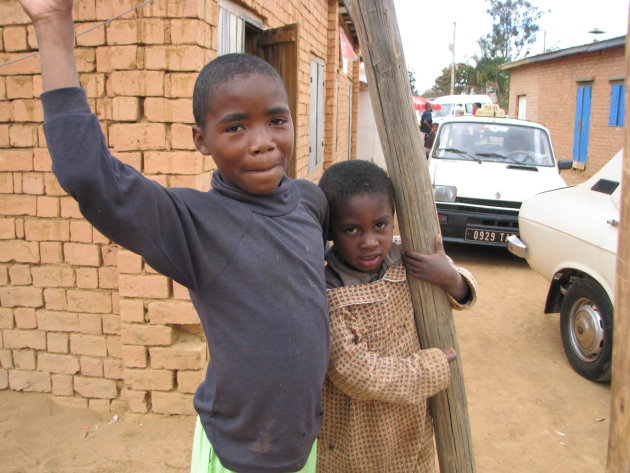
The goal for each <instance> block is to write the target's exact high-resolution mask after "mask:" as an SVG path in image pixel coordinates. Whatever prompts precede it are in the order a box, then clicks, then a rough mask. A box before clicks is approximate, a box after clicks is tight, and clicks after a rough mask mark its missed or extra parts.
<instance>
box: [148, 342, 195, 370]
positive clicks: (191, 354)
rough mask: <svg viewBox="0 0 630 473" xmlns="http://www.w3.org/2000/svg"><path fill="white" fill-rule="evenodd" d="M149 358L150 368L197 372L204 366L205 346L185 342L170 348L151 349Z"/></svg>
mask: <svg viewBox="0 0 630 473" xmlns="http://www.w3.org/2000/svg"><path fill="white" fill-rule="evenodd" d="M149 357H150V359H151V367H152V368H163V369H171V370H178V369H181V370H199V369H203V368H204V367H205V366H206V344H205V343H204V342H196V343H192V342H187V343H178V344H176V345H173V346H170V347H151V348H149Z"/></svg>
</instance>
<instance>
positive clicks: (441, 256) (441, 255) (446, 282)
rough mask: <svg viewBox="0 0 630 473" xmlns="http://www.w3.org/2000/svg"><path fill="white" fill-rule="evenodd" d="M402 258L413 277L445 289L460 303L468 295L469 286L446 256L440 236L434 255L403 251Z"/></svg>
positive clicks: (436, 237)
mask: <svg viewBox="0 0 630 473" xmlns="http://www.w3.org/2000/svg"><path fill="white" fill-rule="evenodd" d="M402 258H403V263H404V264H405V268H407V271H409V273H411V275H412V276H413V277H415V278H418V279H421V280H423V281H427V282H430V283H431V284H435V285H436V286H440V287H442V288H444V289H445V290H446V291H447V292H448V293H449V294H450V295H451V296H453V297H454V298H455V299H456V300H458V301H461V300H463V299H464V298H465V297H466V295H467V294H468V284H466V281H465V280H464V278H463V277H462V276H461V274H459V272H457V270H456V269H455V268H454V267H453V265H452V264H451V262H450V260H449V258H448V256H446V253H445V252H444V245H443V244H442V237H441V236H440V235H436V236H435V253H433V254H432V255H426V254H423V253H416V252H414V251H409V250H405V249H403V252H402Z"/></svg>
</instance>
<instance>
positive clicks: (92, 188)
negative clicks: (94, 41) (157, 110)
mask: <svg viewBox="0 0 630 473" xmlns="http://www.w3.org/2000/svg"><path fill="white" fill-rule="evenodd" d="M20 2H21V4H22V5H23V7H24V9H25V10H26V12H27V14H28V15H29V16H30V18H31V19H32V20H33V24H34V27H35V32H36V34H37V40H38V44H39V47H40V57H41V65H42V77H43V84H44V90H45V92H44V93H43V94H42V96H41V100H42V103H43V108H44V117H45V122H44V129H45V132H46V140H47V143H48V147H49V150H50V154H51V157H52V161H53V171H54V173H55V175H56V176H57V178H58V179H59V182H60V184H61V186H62V187H63V188H64V189H65V190H66V192H68V193H69V194H70V195H71V196H72V197H74V198H75V199H76V200H77V201H78V203H79V207H80V209H81V212H82V213H83V215H84V216H85V217H86V218H87V219H88V220H89V221H90V222H91V223H92V224H93V225H94V226H95V227H96V228H97V229H98V230H99V231H100V232H101V233H103V234H104V235H107V236H108V237H109V238H110V239H112V240H113V241H115V242H116V243H118V244H120V245H122V246H124V247H126V248H128V249H130V250H131V251H134V252H136V253H138V254H140V255H142V256H143V257H144V259H145V261H146V262H147V263H148V264H149V265H151V266H152V267H153V268H155V269H156V270H158V271H159V272H161V273H162V274H164V275H166V276H169V277H171V278H172V279H174V280H176V281H177V282H179V283H180V284H182V285H184V286H186V287H187V288H188V289H189V291H190V296H191V299H192V302H193V304H194V306H195V308H196V310H197V312H198V314H199V317H200V319H201V324H202V326H203V329H204V332H205V335H206V338H207V340H208V345H209V349H210V358H211V361H210V363H209V366H208V369H207V374H206V379H205V381H204V382H202V383H201V385H200V386H199V388H198V389H197V392H196V394H195V398H194V405H195V408H196V410H197V412H198V413H199V417H200V420H201V424H202V425H203V431H201V429H199V431H198V435H197V438H198V439H200V441H205V445H206V447H208V448H205V449H203V451H204V452H206V453H205V458H201V459H199V458H196V460H195V461H194V462H193V464H194V465H197V466H198V467H199V469H200V471H204V472H207V471H213V472H215V471H228V470H226V469H225V468H229V469H230V470H233V471H237V472H242V473H285V472H295V471H304V472H306V471H309V472H312V471H314V457H315V454H314V448H315V447H314V441H315V437H316V435H317V433H318V431H319V427H320V424H321V387H322V383H323V380H324V376H325V374H326V368H327V366H328V311H327V307H326V296H325V282H324V270H323V264H322V262H323V261H324V239H323V226H324V225H325V224H326V222H327V218H328V206H327V204H326V199H325V197H324V195H323V194H322V192H321V191H320V190H319V189H318V187H317V186H315V185H314V184H312V183H310V182H307V181H301V180H292V179H289V178H288V177H286V176H285V174H284V173H285V169H286V167H287V164H288V162H289V159H291V155H292V152H293V135H294V130H293V122H292V119H291V114H290V112H289V104H288V98H287V93H286V90H285V88H284V85H283V83H282V80H281V79H280V77H279V76H278V74H277V72H276V71H275V70H274V69H273V68H272V67H271V66H270V65H269V64H268V63H266V62H265V61H263V60H261V59H259V58H256V57H254V56H249V55H245V54H232V55H226V56H221V57H219V58H217V59H215V60H214V61H212V62H210V63H209V64H208V65H206V66H205V67H204V68H203V70H202V71H201V72H200V74H199V76H198V79H197V82H196V84H195V90H194V96H193V112H194V116H195V125H194V127H193V133H192V134H193V140H194V143H195V146H196V147H197V149H198V150H199V151H200V152H201V153H203V154H204V155H212V157H213V159H214V161H215V163H216V166H217V168H218V169H217V171H215V173H214V175H213V177H212V190H211V191H209V192H200V191H197V190H194V189H181V188H170V189H169V188H164V187H162V186H160V185H159V184H157V183H156V182H154V181H152V180H149V179H147V178H145V177H144V176H143V175H142V174H141V173H139V172H138V171H136V170H135V169H133V168H132V167H130V166H127V165H125V164H123V163H122V162H120V161H118V160H117V159H115V158H114V157H112V156H111V155H110V152H109V149H108V147H107V145H106V143H105V138H104V136H103V134H102V132H101V128H100V125H99V121H98V118H97V117H96V116H95V115H94V114H92V113H91V112H90V108H89V105H88V102H87V100H86V96H85V92H84V91H83V90H82V89H81V88H80V85H79V79H78V74H77V69H76V65H75V61H74V50H73V48H74V38H73V19H72V0H56V1H48V2H46V1H41V0H20ZM204 432H205V433H204ZM208 440H209V441H210V443H211V448H210V446H209V445H208V444H207V441H208ZM201 443H203V442H201ZM307 460H308V464H307ZM305 465H306V466H305Z"/></svg>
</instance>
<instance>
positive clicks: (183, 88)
mask: <svg viewBox="0 0 630 473" xmlns="http://www.w3.org/2000/svg"><path fill="white" fill-rule="evenodd" d="M196 80H197V74H196V73H194V72H176V73H172V74H167V75H166V97H171V98H190V97H192V95H193V90H194V88H195V81H196Z"/></svg>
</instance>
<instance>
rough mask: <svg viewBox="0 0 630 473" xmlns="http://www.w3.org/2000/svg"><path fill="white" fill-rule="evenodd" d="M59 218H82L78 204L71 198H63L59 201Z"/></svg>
mask: <svg viewBox="0 0 630 473" xmlns="http://www.w3.org/2000/svg"><path fill="white" fill-rule="evenodd" d="M59 204H60V209H61V216H62V217H64V218H83V215H81V211H80V210H79V204H77V202H76V201H75V200H74V199H73V198H71V197H64V198H62V199H59Z"/></svg>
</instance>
